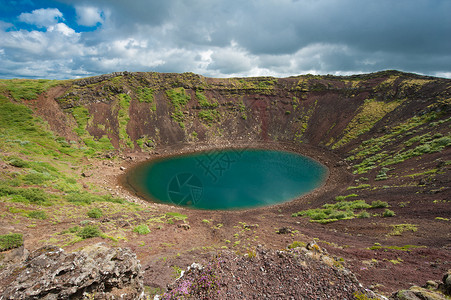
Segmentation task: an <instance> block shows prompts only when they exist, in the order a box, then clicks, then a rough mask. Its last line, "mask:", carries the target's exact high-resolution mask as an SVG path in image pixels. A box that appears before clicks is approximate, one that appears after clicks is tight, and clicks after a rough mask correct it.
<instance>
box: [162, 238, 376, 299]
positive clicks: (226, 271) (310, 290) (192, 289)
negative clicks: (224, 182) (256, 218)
mask: <svg viewBox="0 0 451 300" xmlns="http://www.w3.org/2000/svg"><path fill="white" fill-rule="evenodd" d="M312 245H315V246H312V248H311V250H309V249H307V248H305V247H298V248H294V249H287V250H286V251H275V250H270V249H265V248H263V247H258V248H257V249H256V251H255V252H253V251H249V253H247V254H246V255H244V256H237V255H236V254H235V253H233V252H230V251H222V252H221V253H220V254H219V255H218V256H217V257H216V258H214V259H212V260H210V262H209V263H208V264H206V265H205V266H200V265H199V264H193V265H191V267H189V268H188V269H187V271H186V272H183V273H182V276H181V277H179V278H178V279H177V281H176V282H175V283H174V284H173V285H170V286H169V291H168V292H167V293H166V294H164V295H162V296H161V297H159V298H158V299H180V298H183V297H185V298H188V299H325V298H326V296H327V299H355V298H356V296H361V297H362V298H361V299H364V298H363V297H370V298H371V299H373V297H376V295H375V294H374V293H373V292H371V291H369V290H366V289H365V288H363V287H362V285H361V284H360V283H359V281H358V280H357V278H356V277H355V276H354V274H353V273H351V272H350V271H349V270H347V269H346V268H344V267H343V266H342V265H341V264H340V262H338V261H336V260H335V259H334V258H332V257H330V256H329V255H328V254H327V252H326V251H325V250H323V249H321V248H320V247H319V246H318V245H317V244H316V243H312ZM185 298H183V299H185ZM370 298H365V299H370Z"/></svg>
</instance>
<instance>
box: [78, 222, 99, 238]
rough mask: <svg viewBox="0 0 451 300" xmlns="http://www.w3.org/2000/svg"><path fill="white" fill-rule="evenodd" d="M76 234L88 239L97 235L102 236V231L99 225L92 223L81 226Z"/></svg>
mask: <svg viewBox="0 0 451 300" xmlns="http://www.w3.org/2000/svg"><path fill="white" fill-rule="evenodd" d="M77 235H78V236H79V237H81V238H82V239H90V238H94V237H98V236H102V235H103V233H102V231H101V230H100V229H99V227H97V226H94V225H88V226H85V227H83V228H82V229H80V230H79V231H78V232H77Z"/></svg>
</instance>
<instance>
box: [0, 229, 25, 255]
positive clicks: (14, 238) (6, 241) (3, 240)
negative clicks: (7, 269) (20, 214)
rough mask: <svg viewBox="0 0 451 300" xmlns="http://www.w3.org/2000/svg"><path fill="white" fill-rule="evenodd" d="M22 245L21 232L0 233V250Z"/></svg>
mask: <svg viewBox="0 0 451 300" xmlns="http://www.w3.org/2000/svg"><path fill="white" fill-rule="evenodd" d="M22 245H23V235H22V234H21V233H10V234H2V235H0V251H6V250H9V249H13V248H18V247H20V246H22Z"/></svg>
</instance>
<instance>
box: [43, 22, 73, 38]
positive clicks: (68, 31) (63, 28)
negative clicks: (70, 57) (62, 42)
mask: <svg viewBox="0 0 451 300" xmlns="http://www.w3.org/2000/svg"><path fill="white" fill-rule="evenodd" d="M47 31H48V32H52V31H54V32H59V33H62V34H63V35H65V36H71V35H76V32H75V30H73V29H72V28H70V27H69V26H67V25H66V24H64V23H58V24H56V25H53V26H49V27H48V28H47Z"/></svg>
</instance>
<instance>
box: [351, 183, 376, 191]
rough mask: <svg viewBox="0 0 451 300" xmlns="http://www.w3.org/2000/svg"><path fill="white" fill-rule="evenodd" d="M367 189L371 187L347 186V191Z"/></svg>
mask: <svg viewBox="0 0 451 300" xmlns="http://www.w3.org/2000/svg"><path fill="white" fill-rule="evenodd" d="M369 187H371V185H369V184H367V183H364V184H360V185H357V186H348V188H347V190H356V189H366V188H369Z"/></svg>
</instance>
